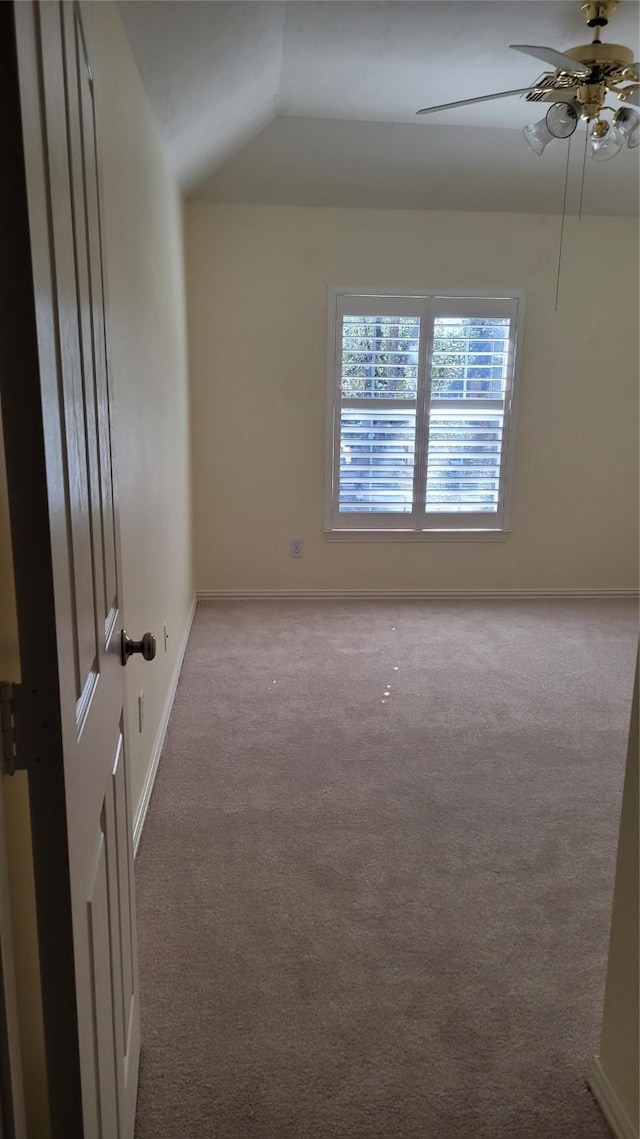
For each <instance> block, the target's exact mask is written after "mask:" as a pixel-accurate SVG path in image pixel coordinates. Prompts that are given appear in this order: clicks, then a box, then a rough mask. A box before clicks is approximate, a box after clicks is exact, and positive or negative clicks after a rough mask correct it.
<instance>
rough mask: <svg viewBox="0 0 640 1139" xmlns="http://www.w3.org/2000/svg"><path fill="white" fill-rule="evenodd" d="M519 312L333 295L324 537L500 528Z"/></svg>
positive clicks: (517, 301)
mask: <svg viewBox="0 0 640 1139" xmlns="http://www.w3.org/2000/svg"><path fill="white" fill-rule="evenodd" d="M522 305H523V301H522V298H521V296H519V295H517V296H516V295H513V294H512V295H511V296H507V297H504V298H498V297H479V296H475V297H474V296H468V297H463V296H405V295H402V296H391V295H389V294H382V293H367V292H366V291H353V292H350V291H346V290H339V289H332V290H330V322H329V323H330V328H329V384H330V393H329V408H328V445H327V511H326V513H327V516H326V519H325V529H326V530H328V531H333V532H340V531H344V532H347V533H348V532H351V533H353V532H354V531H355V532H358V531H359V532H361V534H362V532H364V531H367V532H369V533H372V534H373V533H375V532H377V533H378V534H379V533H381V532H382V533H387V532H389V531H398V532H404V534H405V536H411V535H424V536H428V535H429V534H434V533H437V532H439V533H442V532H445V533H446V532H447V531H448V532H449V533H451V532H453V531H457V532H459V533H462V534H464V533H465V532H466V533H469V532H472V531H478V532H482V533H484V534H489V533H497V534H499V533H500V532H501V531H504V530H505V529H506V525H507V521H506V507H507V487H508V466H509V459H510V451H511V447H510V427H511V409H512V402H513V390H514V366H515V356H516V351H515V349H516V336H517V331H518V323H519V309H520V324H521V314H522ZM356 536H357V534H356Z"/></svg>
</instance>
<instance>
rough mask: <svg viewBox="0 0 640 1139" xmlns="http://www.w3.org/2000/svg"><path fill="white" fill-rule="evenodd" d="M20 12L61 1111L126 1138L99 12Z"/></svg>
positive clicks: (32, 584)
mask: <svg viewBox="0 0 640 1139" xmlns="http://www.w3.org/2000/svg"><path fill="white" fill-rule="evenodd" d="M13 14H14V19H15V44H16V50H15V58H16V61H17V75H18V80H17V93H18V100H19V104H18V109H19V112H20V115H21V129H20V132H19V138H17V137H16V138H12V143H11V145H13V146H14V147H15V153H14V154H13V155H10V156H9V157H11V158H12V159H13V165H10V166H8V167H7V169H11V170H12V179H13V171H14V170H15V173H16V179H15V180H16V186H15V187H14V188H13V189H12V190H11V194H12V195H13V197H12V200H11V202H10V203H9V204H10V206H11V208H12V225H11V229H10V231H9V230H7V226H6V224H5V226H4V230H5V233H4V235H3V236H5V237H6V239H7V241H8V243H9V246H10V248H11V252H12V256H13V261H12V283H11V289H6V290H4V292H3V300H4V308H3V310H2V313H3V315H2V316H0V321H1V322H2V329H1V331H0V338H1V339H2V340H3V342H4V348H3V354H2V359H0V373H3V374H2V379H1V380H0V382H1V383H2V404H3V412H4V428H5V437H6V449H7V477H8V483H9V501H10V509H11V516H12V541H13V547H14V565H15V573H16V592H17V604H18V621H19V633H20V652H21V662H22V686H21V691H20V697H19V701H18V706H17V731H18V751H19V756H22V758H23V760H25V761H26V764H27V767H28V773H29V789H30V804H31V814H32V829H33V835H34V863H35V877H36V902H37V912H38V926H39V937H40V961H41V969H42V989H43V1004H44V1023H45V1044H46V1053H47V1068H48V1074H49V1093H50V1111H51V1119H52V1128H53V1134H54V1136H55V1139H76V1137H77V1139H80V1137H82V1139H130V1137H131V1136H132V1135H133V1124H134V1115H135V1102H136V1086H137V1074H138V1057H139V1009H138V986H137V964H136V938H135V913H134V895H133V854H132V843H131V835H132V826H131V803H130V793H129V775H128V770H127V740H126V733H125V728H124V725H125V719H126V718H125V716H124V712H123V703H124V670H123V665H122V662H121V651H120V637H121V633H122V625H123V610H122V594H121V588H120V577H119V557H118V520H117V501H116V495H115V480H114V472H113V468H112V449H111V426H110V416H111V411H110V392H109V375H108V367H107V352H106V334H105V307H104V293H103V264H102V252H101V232H100V197H99V177H98V169H99V159H98V146H97V140H96V133H95V122H96V115H95V107H94V88H93V76H92V41H91V35H92V29H91V15H92V13H91V5H90V4H88V5H86V6H85V5H84V4H83V5H79V4H78V3H72V2H66V0H65V2H63V3H58V2H57V0H56V2H52V0H49V2H43V3H37V2H32V0H26V2H25V0H21V2H19V3H16V4H15V5H14V6H13ZM14 133H16V135H17V132H14ZM20 142H21V144H22V147H23V150H24V160H22V157H21V155H20V154H19V153H18V151H19V149H20V146H19V143H20ZM5 161H8V157H7V155H6V154H5ZM5 294H6V295H5ZM7 361H8V362H9V363H10V369H8V368H7V367H6V366H5V368H4V369H2V367H1V364H2V363H3V362H4V364H5V365H6V364H7ZM9 371H10V373H11V374H8V372H9ZM150 667H153V666H152V665H150Z"/></svg>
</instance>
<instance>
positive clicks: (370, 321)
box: [338, 314, 420, 514]
mask: <svg viewBox="0 0 640 1139" xmlns="http://www.w3.org/2000/svg"><path fill="white" fill-rule="evenodd" d="M419 348H420V318H419V317H416V316H400V315H397V316H393V315H391V316H389V315H377V316H376V315H375V314H372V315H362V316H356V315H346V316H344V317H343V318H342V339H341V350H340V364H341V367H340V392H341V408H340V465H339V496H338V509H339V511H340V513H358V514H361V513H366V514H379V513H383V514H407V513H409V514H410V513H411V511H412V510H413V488H414V468H415V450H416V399H417V384H418V358H419Z"/></svg>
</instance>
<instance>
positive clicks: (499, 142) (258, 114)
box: [120, 0, 640, 215]
mask: <svg viewBox="0 0 640 1139" xmlns="http://www.w3.org/2000/svg"><path fill="white" fill-rule="evenodd" d="M639 7H640V6H639V4H638V3H637V2H636V0H622V2H621V3H620V4H619V6H618V9H617V11H616V12H615V14H614V16H613V19H612V21H611V24H610V25H609V27H608V28H607V29H606V30H605V32H604V34H603V39H604V40H609V41H613V42H617V43H624V44H626V45H628V46H629V47H631V48H633V49H634V51H635V53H636V58H637V53H638V17H639ZM120 11H121V14H122V18H123V22H124V24H125V28H126V31H127V34H128V36H129V39H130V42H131V45H132V48H133V52H134V55H135V57H136V60H137V63H138V67H139V69H140V74H141V77H142V81H143V84H144V86H145V89H146V91H147V94H148V97H149V100H150V102H151V106H152V108H153V111H154V114H155V116H156V119H157V122H158V126H159V129H160V133H161V136H162V138H163V141H164V143H165V146H166V148H167V151H168V154H169V156H170V159H171V161H172V163H173V165H174V168H175V170H176V174H177V176H178V178H179V180H180V182H181V184H182V186H183V188H184V189H185V192H186V193H187V195H188V196H189V197H192V198H201V199H205V200H206V199H210V200H220V201H252V202H275V203H285V204H314V205H352V206H358V205H359V206H397V207H405V208H431V209H443V208H448V209H478V210H518V211H533V212H558V211H559V209H560V206H561V202H562V191H563V184H564V170H565V163H566V156H567V144H566V143H564V142H563V143H560V142H554V143H552V144H550V145H549V147H548V148H547V150H546V151H545V153H544V154H543V155H542V157H537V156H536V155H534V154H532V153H531V151H530V150H529V149H528V147H527V146H526V144H525V141H524V139H523V137H522V127H523V126H524V125H525V124H526V123H528V122H530V121H532V120H534V121H535V119H536V118H539V117H541V114H542V111H543V110H544V109H545V108H544V106H543V108H542V111H540V110H539V109H538V108H535V107H533V108H532V107H530V106H528V105H526V104H524V102H523V101H522V99H520V98H517V97H515V98H509V99H501V100H496V101H494V102H490V103H485V104H479V105H476V106H469V107H465V108H460V109H458V110H452V111H444V112H441V113H439V114H438V115H437V116H434V117H429V118H428V119H427V118H421V119H418V120H416V118H415V111H416V110H417V109H418V108H419V107H424V106H428V105H431V104H434V103H441V102H448V101H451V100H456V99H465V98H472V97H473V96H475V95H482V94H488V93H490V92H493V91H502V90H509V89H512V88H519V87H526V86H528V85H529V84H531V83H532V82H533V81H534V80H535V79H537V78H538V76H539V75H540V74H541V73H542V72H543V71H544V70H545V65H544V64H543V63H540V64H538V63H536V61H535V60H534V59H532V58H530V57H527V56H525V55H522V54H519V53H517V52H514V51H510V50H509V47H508V45H509V44H510V43H530V44H543V45H546V46H551V47H555V48H556V49H558V50H560V51H562V50H564V49H565V48H567V47H570V46H574V45H576V44H578V43H585V42H589V40H590V38H591V33H590V30H589V29H588V28H587V27H586V26H585V23H584V18H583V17H582V15H581V13H580V5H579V3H578V2H576V0H426V2H423V0H409V2H405V0H391V2H387V0H373V2H369V0H336V2H334V0H320V2H315V0H294V2H292V3H281V2H279V0H258V2H256V3H253V2H251V0H232V2H226V0H196V2H192V0H159V2H157V0H127V2H124V3H121V5H120ZM583 137H584V135H583V130H582V129H581V131H580V134H579V135H578V134H576V136H575V137H574V140H573V145H572V154H571V156H570V182H569V208H570V209H573V208H575V206H576V204H577V200H578V196H579V185H580V175H581V167H582V141H583ZM638 153H639V151H638V150H627V149H626V148H625V150H624V151H623V152H622V153H621V154H619V155H618V156H617V157H616V158H615V159H612V160H611V161H610V162H606V163H595V162H592V161H589V162H588V163H587V180H586V185H585V193H584V202H583V206H584V209H585V211H586V212H587V213H601V214H627V215H628V214H634V213H636V212H637V209H638Z"/></svg>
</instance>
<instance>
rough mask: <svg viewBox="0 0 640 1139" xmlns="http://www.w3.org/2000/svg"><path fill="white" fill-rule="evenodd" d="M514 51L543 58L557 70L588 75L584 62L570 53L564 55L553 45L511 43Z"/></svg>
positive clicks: (535, 57)
mask: <svg viewBox="0 0 640 1139" xmlns="http://www.w3.org/2000/svg"><path fill="white" fill-rule="evenodd" d="M509 47H510V48H512V50H513V51H521V52H524V54H525V55H532V56H533V58H534V59H543V60H544V62H545V63H550V64H551V66H552V67H554V68H555V69H556V70H557V71H569V72H571V73H573V74H575V75H588V73H589V70H590V69H589V68H588V67H585V65H584V64H583V63H579V61H578V60H577V59H572V58H571V56H570V55H563V54H562V52H561V51H555V49H554V48H552V47H532V46H531V44H509Z"/></svg>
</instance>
